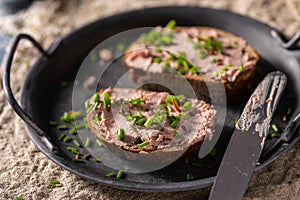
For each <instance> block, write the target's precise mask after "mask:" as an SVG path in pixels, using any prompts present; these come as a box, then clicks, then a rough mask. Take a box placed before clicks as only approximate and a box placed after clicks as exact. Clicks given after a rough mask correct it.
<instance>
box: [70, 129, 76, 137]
mask: <svg viewBox="0 0 300 200" xmlns="http://www.w3.org/2000/svg"><path fill="white" fill-rule="evenodd" d="M69 133H70V134H71V135H75V134H76V128H75V127H74V128H72V129H71V130H70V131H69Z"/></svg>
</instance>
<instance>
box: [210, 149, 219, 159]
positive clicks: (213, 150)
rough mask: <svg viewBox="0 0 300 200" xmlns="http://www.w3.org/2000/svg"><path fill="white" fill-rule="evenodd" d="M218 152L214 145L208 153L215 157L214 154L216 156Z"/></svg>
mask: <svg viewBox="0 0 300 200" xmlns="http://www.w3.org/2000/svg"><path fill="white" fill-rule="evenodd" d="M217 152H218V149H217V148H215V147H214V148H212V150H210V152H209V153H208V155H209V156H213V157H214V156H216V154H217Z"/></svg>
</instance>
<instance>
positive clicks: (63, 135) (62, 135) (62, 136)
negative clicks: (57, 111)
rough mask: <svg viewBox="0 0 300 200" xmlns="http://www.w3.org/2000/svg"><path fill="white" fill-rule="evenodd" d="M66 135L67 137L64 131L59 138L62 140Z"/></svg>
mask: <svg viewBox="0 0 300 200" xmlns="http://www.w3.org/2000/svg"><path fill="white" fill-rule="evenodd" d="M65 137H66V135H65V134H63V133H62V134H61V135H60V136H59V137H58V140H59V141H62V140H63V139H64V138H65Z"/></svg>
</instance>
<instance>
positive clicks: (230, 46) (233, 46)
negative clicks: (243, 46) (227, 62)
mask: <svg viewBox="0 0 300 200" xmlns="http://www.w3.org/2000/svg"><path fill="white" fill-rule="evenodd" d="M236 47H237V46H236V45H234V44H232V43H230V44H229V45H228V46H227V48H229V49H235V48H236Z"/></svg>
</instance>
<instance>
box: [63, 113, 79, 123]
mask: <svg viewBox="0 0 300 200" xmlns="http://www.w3.org/2000/svg"><path fill="white" fill-rule="evenodd" d="M80 116H81V112H79V111H78V112H73V111H71V112H64V114H63V115H62V116H61V117H60V120H61V121H63V122H66V123H70V124H72V123H73V122H74V120H75V119H76V118H78V117H80Z"/></svg>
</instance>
